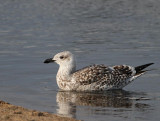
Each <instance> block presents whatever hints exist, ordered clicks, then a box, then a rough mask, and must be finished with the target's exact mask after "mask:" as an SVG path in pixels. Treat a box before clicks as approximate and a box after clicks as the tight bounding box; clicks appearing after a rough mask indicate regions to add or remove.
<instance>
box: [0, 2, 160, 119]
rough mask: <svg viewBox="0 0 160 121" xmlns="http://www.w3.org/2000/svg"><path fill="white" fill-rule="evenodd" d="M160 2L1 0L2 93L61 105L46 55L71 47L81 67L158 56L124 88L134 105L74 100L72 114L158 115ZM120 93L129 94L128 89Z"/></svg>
mask: <svg viewBox="0 0 160 121" xmlns="http://www.w3.org/2000/svg"><path fill="white" fill-rule="evenodd" d="M159 6H160V2H159V1H157V0H145V1H141V0H129V1H128V0H27V1H26V0H5V1H4V0H0V99H1V100H4V101H8V102H9V103H12V104H16V105H21V106H24V107H27V108H30V109H36V110H41V111H47V112H51V113H58V112H60V111H57V110H59V109H60V105H59V103H58V101H56V100H57V95H59V93H58V86H57V84H56V73H57V70H58V65H56V64H43V61H44V60H45V59H46V58H50V57H53V56H54V55H55V54H56V53H58V52H61V51H64V50H69V51H71V52H73V53H74V54H75V55H76V58H77V69H80V68H82V67H84V66H87V65H90V64H106V65H117V64H128V65H132V66H137V65H141V64H145V63H150V62H154V63H155V64H154V65H153V66H151V67H150V68H151V69H154V70H153V71H151V72H148V73H147V74H145V75H143V76H142V77H140V78H138V79H137V80H135V81H134V82H133V83H132V84H130V85H128V86H127V87H125V88H124V89H125V90H127V91H129V92H127V94H128V93H129V97H130V98H129V99H128V95H127V99H128V100H129V102H131V105H132V106H129V107H126V106H125V107H123V105H120V106H118V107H117V106H115V104H111V106H109V107H108V105H105V106H104V105H100V106H99V105H98V106H97V105H96V106H95V105H90V104H88V103H87V104H88V105H85V106H84V105H83V106H82V105H81V103H75V102H72V103H73V104H74V106H73V105H71V107H72V108H73V109H74V110H72V111H71V112H72V113H73V112H74V116H73V117H74V118H77V119H83V120H90V121H93V120H99V121H100V120H101V121H103V120H106V118H108V120H111V121H112V120H130V121H132V120H133V121H134V120H145V121H146V120H153V121H154V120H158V119H159V118H160V116H159V111H160V108H159V107H160V103H159V101H160V88H159V85H160V80H159V78H160V70H159V68H160V65H159V62H160V40H159V39H160V7H159ZM130 91H131V92H130ZM137 93H138V94H137ZM60 94H61V93H60ZM116 94H117V93H116ZM67 95H68V94H67ZM69 95H76V94H69ZM111 95H112V94H111ZM122 95H123V98H124V99H126V97H125V95H126V92H125V94H124V93H123V94H122ZM76 96H77V95H76ZM93 96H94V95H93ZM103 96H104V95H103ZM103 96H102V95H101V97H103ZM105 96H106V95H105ZM118 96H119V94H118ZM58 97H59V96H58ZM64 97H65V96H64ZM66 97H67V96H66ZM101 97H99V98H101ZM71 98H72V96H71ZM120 98H122V97H121V96H120ZM78 99H79V98H78ZM84 99H85V101H87V100H88V99H87V98H85V97H84ZM109 99H110V100H113V98H110V97H109ZM139 99H147V100H140V102H142V104H143V105H141V106H139V105H137V104H140V102H139V101H138V102H137V100H139ZM107 100H108V98H104V100H103V101H104V102H103V101H100V102H99V103H102V102H103V103H106V102H107ZM67 101H68V100H67ZM69 102H70V101H69ZM69 102H67V103H69ZM93 102H94V100H93ZM111 102H112V101H111ZM115 103H117V101H116V102H115ZM123 104H126V103H125V102H123ZM127 104H128V103H127ZM127 104H126V105H127ZM137 107H138V108H137ZM62 110H63V109H62ZM137 111H138V112H137ZM66 115H67V114H66Z"/></svg>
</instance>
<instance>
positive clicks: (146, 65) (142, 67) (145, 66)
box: [135, 63, 154, 75]
mask: <svg viewBox="0 0 160 121" xmlns="http://www.w3.org/2000/svg"><path fill="white" fill-rule="evenodd" d="M152 64H154V63H148V64H144V65H141V66H137V67H135V70H136V75H140V74H142V73H144V72H146V71H148V70H143V69H145V68H147V67H148V66H150V65H152Z"/></svg>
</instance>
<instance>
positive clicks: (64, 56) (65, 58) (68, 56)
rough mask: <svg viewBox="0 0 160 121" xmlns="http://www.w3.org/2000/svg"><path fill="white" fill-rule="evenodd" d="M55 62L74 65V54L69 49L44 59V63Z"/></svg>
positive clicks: (62, 64) (61, 64)
mask: <svg viewBox="0 0 160 121" xmlns="http://www.w3.org/2000/svg"><path fill="white" fill-rule="evenodd" d="M51 62H55V63H57V64H59V65H60V66H67V65H75V59H74V55H73V54H72V53H71V52H69V51H63V52H60V53H58V54H56V55H55V56H54V57H53V58H49V59H46V60H45V61H44V63H51Z"/></svg>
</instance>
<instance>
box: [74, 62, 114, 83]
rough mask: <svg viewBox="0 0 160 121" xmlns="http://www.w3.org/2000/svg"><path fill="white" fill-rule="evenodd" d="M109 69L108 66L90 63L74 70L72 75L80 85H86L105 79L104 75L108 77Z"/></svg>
mask: <svg viewBox="0 0 160 121" xmlns="http://www.w3.org/2000/svg"><path fill="white" fill-rule="evenodd" d="M111 71H112V70H111V69H110V68H109V67H107V66H104V65H91V66H88V67H85V68H83V69H81V70H78V71H76V72H75V73H74V76H75V77H76V78H77V80H76V81H77V82H79V83H81V84H82V85H88V84H91V83H93V82H97V81H100V80H106V77H108V78H109V75H108V74H109V73H111ZM77 73H78V74H77Z"/></svg>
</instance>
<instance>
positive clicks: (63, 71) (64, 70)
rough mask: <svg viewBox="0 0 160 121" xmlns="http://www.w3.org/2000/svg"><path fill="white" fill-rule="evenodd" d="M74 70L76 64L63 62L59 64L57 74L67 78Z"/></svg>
mask: <svg viewBox="0 0 160 121" xmlns="http://www.w3.org/2000/svg"><path fill="white" fill-rule="evenodd" d="M75 71H76V64H75V62H74V63H70V64H63V65H60V67H59V70H58V73H57V76H60V77H61V78H63V79H69V78H70V76H71V75H72V74H73V73H74V72H75Z"/></svg>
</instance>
